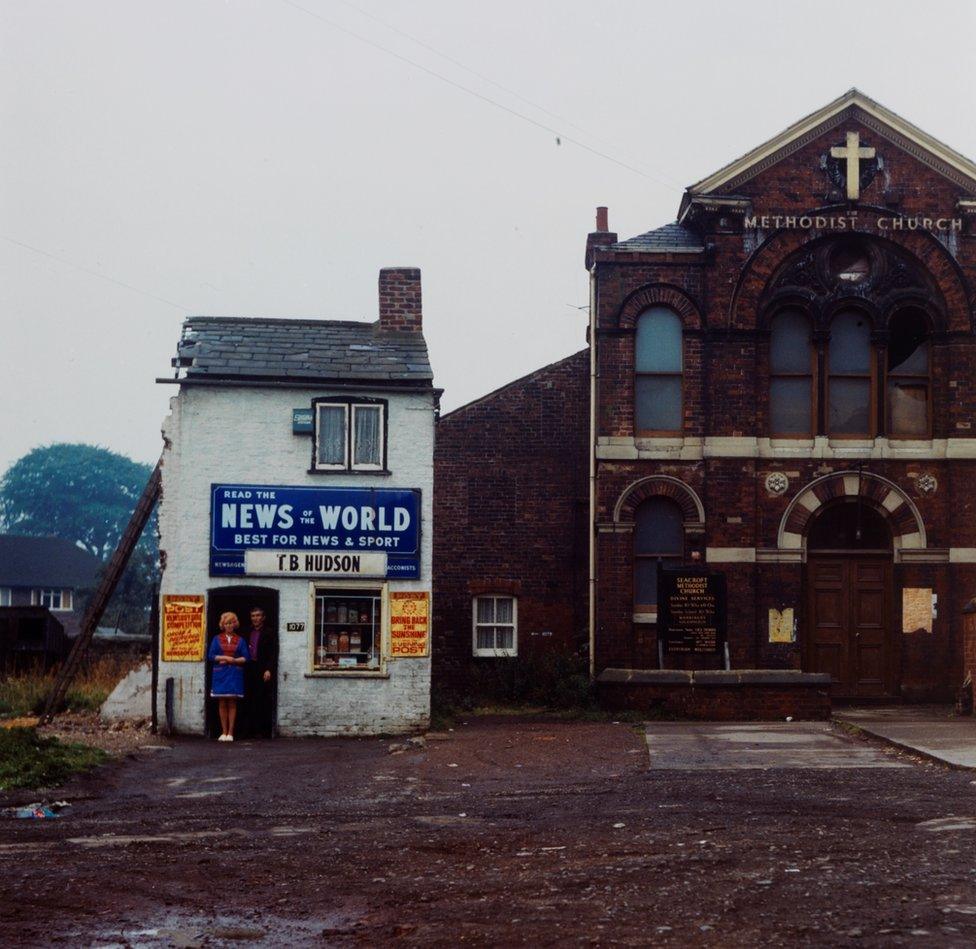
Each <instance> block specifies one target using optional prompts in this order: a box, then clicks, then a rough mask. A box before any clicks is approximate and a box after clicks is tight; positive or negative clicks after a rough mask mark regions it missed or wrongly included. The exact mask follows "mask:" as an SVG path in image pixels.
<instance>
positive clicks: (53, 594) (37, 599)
mask: <svg viewBox="0 0 976 949" xmlns="http://www.w3.org/2000/svg"><path fill="white" fill-rule="evenodd" d="M31 603H32V604H33V605H34V606H44V607H47V609H49V610H70V609H71V591H70V590H57V589H53V590H52V589H40V590H32V591H31Z"/></svg>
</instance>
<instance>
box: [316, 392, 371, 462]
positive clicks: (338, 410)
mask: <svg viewBox="0 0 976 949" xmlns="http://www.w3.org/2000/svg"><path fill="white" fill-rule="evenodd" d="M312 407H313V410H314V416H315V438H314V440H313V445H314V447H313V452H314V453H313V457H312V470H313V471H383V470H385V467H386V403H385V402H384V401H381V400H379V399H360V400H355V399H316V400H315V401H314V402H313V403H312Z"/></svg>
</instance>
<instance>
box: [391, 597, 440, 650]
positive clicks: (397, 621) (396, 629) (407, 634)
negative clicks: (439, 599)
mask: <svg viewBox="0 0 976 949" xmlns="http://www.w3.org/2000/svg"><path fill="white" fill-rule="evenodd" d="M429 655H430V594H429V593H427V592H417V593H406V592H402V591H398V592H396V593H391V594H390V658H391V659H422V658H424V657H425V656H429Z"/></svg>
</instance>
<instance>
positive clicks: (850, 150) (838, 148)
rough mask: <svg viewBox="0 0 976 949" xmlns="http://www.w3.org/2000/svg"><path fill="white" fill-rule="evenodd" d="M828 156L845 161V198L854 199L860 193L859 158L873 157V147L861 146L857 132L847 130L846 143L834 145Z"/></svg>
mask: <svg viewBox="0 0 976 949" xmlns="http://www.w3.org/2000/svg"><path fill="white" fill-rule="evenodd" d="M830 157H831V158H841V159H844V160H845V161H846V162H847V200H848V201H856V200H857V199H858V198H859V197H860V194H861V159H862V158H874V149H873V148H867V147H862V146H861V144H860V135H859V134H858V133H857V132H848V133H847V144H846V145H835V146H834V147H833V148H832V149H831V150H830Z"/></svg>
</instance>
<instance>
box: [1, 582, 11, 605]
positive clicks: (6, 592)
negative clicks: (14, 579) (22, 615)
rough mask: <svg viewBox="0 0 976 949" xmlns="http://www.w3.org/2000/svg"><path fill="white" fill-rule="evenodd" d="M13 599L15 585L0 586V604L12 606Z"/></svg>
mask: <svg viewBox="0 0 976 949" xmlns="http://www.w3.org/2000/svg"><path fill="white" fill-rule="evenodd" d="M13 599H14V591H13V587H0V606H11V605H12V604H13Z"/></svg>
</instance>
